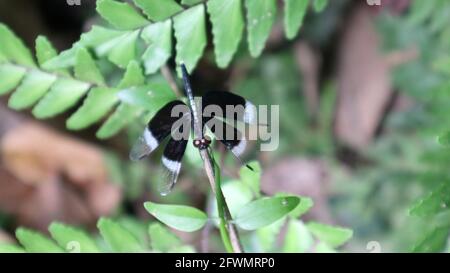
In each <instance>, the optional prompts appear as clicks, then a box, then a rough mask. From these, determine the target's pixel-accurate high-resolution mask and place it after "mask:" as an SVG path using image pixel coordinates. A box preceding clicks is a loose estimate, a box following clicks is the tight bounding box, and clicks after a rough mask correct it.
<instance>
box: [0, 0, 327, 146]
mask: <svg viewBox="0 0 450 273" xmlns="http://www.w3.org/2000/svg"><path fill="white" fill-rule="evenodd" d="M326 2H327V1H315V2H314V7H315V9H316V10H322V9H323V8H324V7H325V6H326ZM308 3H309V2H308V1H303V0H302V1H291V0H286V1H285V7H284V9H285V20H284V23H285V30H286V36H287V37H288V38H289V39H293V38H294V37H295V35H296V33H297V32H298V30H299V28H300V26H301V24H302V21H303V17H304V15H305V13H306V10H307V8H308ZM181 4H182V5H184V6H180V5H179V4H178V3H177V2H176V1H174V0H164V1H154V0H152V1H143V0H134V1H133V3H128V2H122V1H116V0H98V1H97V12H98V14H99V15H100V16H101V17H102V18H103V19H105V20H106V21H107V22H108V23H109V25H110V26H107V27H101V26H93V27H92V28H91V30H90V31H88V32H86V33H84V34H83V35H82V36H81V37H80V40H79V41H77V42H76V43H74V44H73V46H72V48H69V49H67V50H65V51H63V52H61V53H59V54H58V53H57V51H56V50H55V49H54V47H53V46H52V44H51V43H50V42H49V41H48V40H47V38H45V37H44V36H39V37H38V38H37V39H36V59H37V63H38V64H39V66H41V68H39V67H37V65H36V62H35V60H34V59H33V56H32V54H31V52H30V51H29V50H28V48H26V46H25V45H24V44H23V42H22V41H21V40H20V39H19V38H18V37H16V36H15V35H14V34H13V33H12V32H11V30H10V29H9V28H8V27H7V26H5V25H3V24H0V95H1V94H6V93H7V92H10V91H11V90H13V89H15V88H17V89H16V91H15V92H14V93H13V94H12V96H11V99H10V101H9V106H10V107H11V108H13V109H16V110H23V109H26V108H29V107H32V106H33V105H35V104H36V105H35V106H34V108H33V111H32V112H33V114H34V115H35V116H36V117H37V118H41V119H42V118H50V117H53V116H56V115H59V114H62V113H64V112H66V111H68V110H69V109H70V108H72V107H73V106H75V105H78V103H79V102H80V100H85V101H84V103H82V104H81V105H82V106H81V107H82V108H80V109H78V111H76V112H75V114H74V116H72V117H70V118H69V120H68V121H67V127H68V128H69V129H72V130H79V129H84V128H86V127H88V126H91V125H93V124H95V123H97V122H99V121H101V120H102V119H103V118H105V116H107V115H108V113H110V112H111V110H114V111H113V113H112V114H111V116H110V117H109V118H108V119H107V120H106V122H105V123H104V124H103V126H101V128H100V130H99V131H98V132H97V136H98V137H99V138H108V137H111V136H113V135H114V134H116V133H118V132H119V131H120V130H121V129H122V128H124V127H126V126H127V125H128V123H129V122H130V121H132V120H133V118H135V117H136V116H140V115H143V116H145V115H146V114H147V112H146V111H152V110H155V109H154V108H146V109H140V108H139V107H136V106H130V105H128V104H127V103H123V102H119V100H118V99H117V98H115V97H114V96H115V95H117V94H119V92H118V91H117V90H116V88H119V89H120V88H123V87H124V86H123V85H122V86H120V85H119V86H117V85H114V84H111V82H110V80H109V79H108V78H107V75H104V73H105V72H104V71H103V69H102V68H100V67H99V66H98V63H99V62H100V61H102V60H103V59H107V60H108V61H110V62H112V63H113V64H115V65H116V66H117V67H118V68H119V69H127V73H128V74H130V73H131V74H142V73H140V72H133V71H129V70H128V69H129V65H130V64H133V65H134V68H136V66H137V67H140V66H142V67H143V68H144V72H145V74H147V75H148V74H154V73H156V72H157V71H158V70H159V69H160V68H161V67H162V66H163V65H165V64H166V63H167V61H168V60H169V59H170V58H171V57H172V56H171V55H172V48H173V45H172V33H173V34H174V36H175V40H176V44H175V46H174V47H175V52H176V57H175V60H176V63H177V64H180V63H182V62H183V63H185V64H186V66H187V68H188V70H189V71H192V70H193V69H194V68H195V66H196V65H197V63H198V62H199V60H200V59H201V57H202V56H203V55H204V51H205V48H206V46H207V40H208V39H207V29H206V12H208V14H209V18H210V20H211V23H212V24H211V25H212V30H211V31H212V38H213V39H212V41H213V45H214V53H215V57H216V63H217V65H218V66H219V67H221V68H225V67H227V66H228V65H229V64H230V62H231V61H232V59H233V56H234V55H235V53H236V51H237V50H238V47H239V44H240V42H241V40H242V35H243V33H244V28H245V27H246V28H247V35H248V37H247V40H248V47H249V51H250V54H251V56H253V57H257V56H259V55H260V54H261V52H262V51H263V49H264V44H265V42H266V40H267V38H268V36H269V34H270V31H271V29H272V27H273V24H274V22H275V19H276V14H277V6H276V1H275V0H264V1H262V3H261V1H259V0H258V1H255V0H232V1H216V0H209V1H206V2H203V1H197V0H187V1H182V2H181ZM244 7H245V10H246V15H244V12H243V11H244ZM298 11H300V12H298ZM244 16H246V18H247V22H248V24H247V25H246V24H245V20H244ZM172 28H173V31H172ZM128 76H130V75H128ZM143 84H144V82H143V81H139V82H138V83H133V84H131V85H127V86H126V87H132V86H133V87H138V86H139V85H143ZM99 87H101V88H100V89H99ZM107 90H109V91H107ZM86 94H87V96H85V95H86ZM102 104H104V105H102ZM94 105H101V107H99V109H93V107H92V106H94Z"/></svg>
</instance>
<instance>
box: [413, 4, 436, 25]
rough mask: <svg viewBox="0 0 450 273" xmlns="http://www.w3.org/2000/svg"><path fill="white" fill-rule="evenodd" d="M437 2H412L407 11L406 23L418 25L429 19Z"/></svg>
mask: <svg viewBox="0 0 450 273" xmlns="http://www.w3.org/2000/svg"><path fill="white" fill-rule="evenodd" d="M437 3H438V2H437V1H432V0H430V1H412V3H411V7H410V9H409V15H408V22H409V23H410V24H412V25H418V24H421V23H423V22H424V21H425V20H427V19H428V18H430V17H431V14H432V13H433V11H434V10H435V8H436V4H437Z"/></svg>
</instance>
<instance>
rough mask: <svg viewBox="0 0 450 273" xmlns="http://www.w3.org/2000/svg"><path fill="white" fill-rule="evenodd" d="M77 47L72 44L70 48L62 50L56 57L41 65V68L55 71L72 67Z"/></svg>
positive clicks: (77, 45)
mask: <svg viewBox="0 0 450 273" xmlns="http://www.w3.org/2000/svg"><path fill="white" fill-rule="evenodd" d="M79 47H80V45H79V44H74V45H73V47H72V48H70V49H67V50H64V51H63V52H61V53H60V54H59V55H58V56H56V57H54V58H51V59H50V60H48V61H46V62H45V63H43V64H42V68H44V69H47V70H56V69H63V68H68V67H71V66H74V65H75V60H76V55H77V50H78V48H79Z"/></svg>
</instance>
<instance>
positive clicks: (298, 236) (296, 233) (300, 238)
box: [282, 219, 314, 253]
mask: <svg viewBox="0 0 450 273" xmlns="http://www.w3.org/2000/svg"><path fill="white" fill-rule="evenodd" d="M313 243H314V238H313V237H312V235H311V233H310V232H309V231H308V229H307V228H306V226H305V224H303V222H302V221H300V220H296V219H290V220H289V224H288V227H287V230H286V235H285V237H284V243H283V247H282V252H284V253H305V252H307V251H308V250H310V249H311V247H312V245H313Z"/></svg>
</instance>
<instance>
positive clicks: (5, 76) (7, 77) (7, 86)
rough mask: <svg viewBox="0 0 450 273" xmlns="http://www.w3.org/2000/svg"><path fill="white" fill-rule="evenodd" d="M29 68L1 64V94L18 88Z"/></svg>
mask: <svg viewBox="0 0 450 273" xmlns="http://www.w3.org/2000/svg"><path fill="white" fill-rule="evenodd" d="M26 71H27V70H26V69H25V68H23V67H20V66H16V65H12V64H0V95H3V94H5V93H7V92H9V91H11V90H12V89H14V88H16V86H17V85H19V83H20V81H21V80H22V78H23V76H25V72H26Z"/></svg>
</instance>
